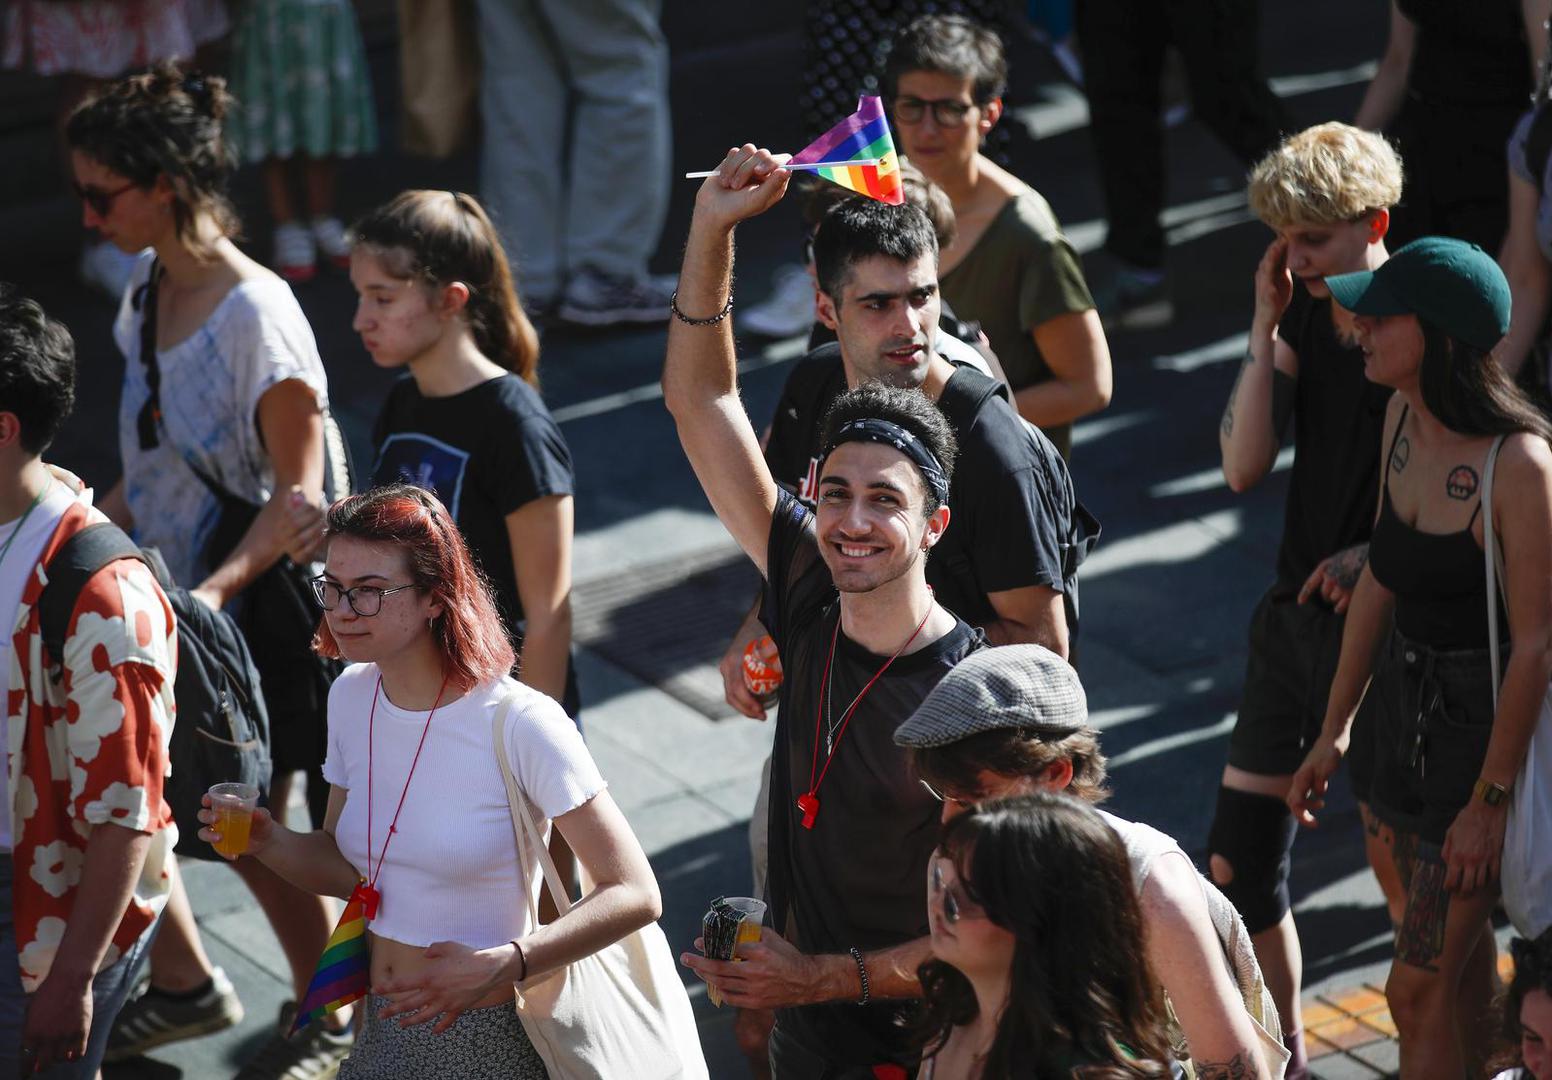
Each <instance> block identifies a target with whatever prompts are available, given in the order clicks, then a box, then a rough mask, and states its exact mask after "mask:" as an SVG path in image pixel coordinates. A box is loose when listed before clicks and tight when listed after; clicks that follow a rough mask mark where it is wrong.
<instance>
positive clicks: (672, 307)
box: [668, 289, 733, 326]
mask: <svg viewBox="0 0 1552 1080" xmlns="http://www.w3.org/2000/svg"><path fill="white" fill-rule="evenodd" d="M668 310H669V311H670V312H672V313H673V316H674V318H676V319H678V320H679V321H680V322H682V323H684V324H685V325H686V326H716V325H717V324H718V323H719V322H721V321H722V320H723V319H725V318H727V317H728V316H729V315H731V314H732V313H733V290H731V289H729V290H728V298H727V303H725V304H723V305H722V310H721V311H719V312H717V313H716V314H715V315H713V316H712V317H711V318H709V319H694V318H691V317H690V316H688V315H686V314H685V313H684V312H682V311H680V310H679V290H678V289H675V290H674V294H673V295H672V296H670V297H669V298H668Z"/></svg>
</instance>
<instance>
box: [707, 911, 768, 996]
mask: <svg viewBox="0 0 1552 1080" xmlns="http://www.w3.org/2000/svg"><path fill="white" fill-rule="evenodd" d="M764 921H765V901H764V900H756V899H754V898H753V897H749V896H719V897H717V898H716V899H715V900H713V901H712V902H711V910H710V911H708V912H706V916H705V918H703V919H702V920H701V946H702V948H701V952H702V954H703V955H704V956H706V957H708V958H709V959H712V960H737V959H738V957H737V956H735V955H734V953H735V951H736V950H737V948H738V946H739V945H742V944H744V943H745V942H750V941H759V940H760V924H761V923H762V922H764ZM706 996H707V997H708V998H710V999H711V1003H712V1004H713V1005H715V1006H717V1007H718V1008H721V1006H722V995H721V994H720V993H719V992H718V991H717V988H716V987H715V986H710V985H708V986H707V987H706Z"/></svg>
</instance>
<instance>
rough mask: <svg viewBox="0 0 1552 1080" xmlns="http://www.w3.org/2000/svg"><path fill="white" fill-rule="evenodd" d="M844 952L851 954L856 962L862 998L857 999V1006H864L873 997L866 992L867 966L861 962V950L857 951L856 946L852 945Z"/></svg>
mask: <svg viewBox="0 0 1552 1080" xmlns="http://www.w3.org/2000/svg"><path fill="white" fill-rule="evenodd" d="M846 951H847V952H849V953H851V958H852V959H853V960H855V961H857V977H858V978H859V979H861V980H862V996H861V997H860V998H858V999H857V1004H858V1005H866V1004H867V1003H868V1000H869V999H870V998H871V997H872V996H873V995H872V994H871V993H870V992H869V991H868V965H867V964H864V963H863V962H862V950H860V949H858V948H857V946H855V945H853V946H852V947H851V948H849V949H847V950H846Z"/></svg>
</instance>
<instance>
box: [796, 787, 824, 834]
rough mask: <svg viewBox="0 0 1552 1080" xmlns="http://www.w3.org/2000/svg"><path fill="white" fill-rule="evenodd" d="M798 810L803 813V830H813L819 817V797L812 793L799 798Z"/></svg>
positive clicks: (806, 793)
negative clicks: (815, 820)
mask: <svg viewBox="0 0 1552 1080" xmlns="http://www.w3.org/2000/svg"><path fill="white" fill-rule="evenodd" d="M798 809H799V810H801V811H802V812H803V828H805V829H812V828H813V827H814V819H815V818H817V817H818V816H819V796H818V795H815V794H814V793H813V792H812V791H809V792H805V793H804V794H802V795H799V796H798Z"/></svg>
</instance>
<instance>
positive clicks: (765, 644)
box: [744, 634, 781, 704]
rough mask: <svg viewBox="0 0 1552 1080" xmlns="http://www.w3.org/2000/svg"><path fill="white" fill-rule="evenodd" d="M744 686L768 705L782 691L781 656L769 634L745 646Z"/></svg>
mask: <svg viewBox="0 0 1552 1080" xmlns="http://www.w3.org/2000/svg"><path fill="white" fill-rule="evenodd" d="M744 686H745V687H746V688H748V690H749V692H750V693H751V694H753V695H754V696H755V697H757V698H759V699H760V700H761V701H763V702H765V703H766V704H770V700H771V698H773V697H774V696H775V695H776V691H777V690H780V689H781V656H780V654H779V653H777V651H776V643H775V642H774V641H772V640H771V636H770V635H769V634H766V635H765V636H763V637H757V638H755V639H754V640H753V641H751V642H750V643H749V644H748V645H746V646H744Z"/></svg>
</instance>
